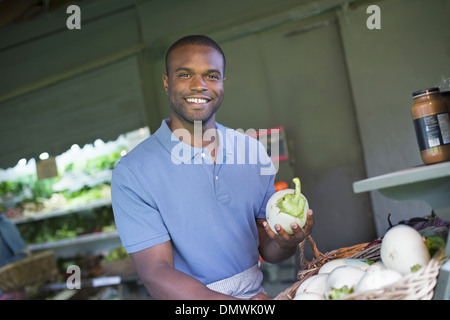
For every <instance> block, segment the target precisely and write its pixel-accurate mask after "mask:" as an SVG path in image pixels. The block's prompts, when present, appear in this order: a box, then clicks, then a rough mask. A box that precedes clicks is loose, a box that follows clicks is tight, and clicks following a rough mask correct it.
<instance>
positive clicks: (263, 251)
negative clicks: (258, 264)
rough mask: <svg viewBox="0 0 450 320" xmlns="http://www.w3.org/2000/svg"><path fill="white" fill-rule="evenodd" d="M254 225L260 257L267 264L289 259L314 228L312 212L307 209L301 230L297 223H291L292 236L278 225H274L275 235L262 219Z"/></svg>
mask: <svg viewBox="0 0 450 320" xmlns="http://www.w3.org/2000/svg"><path fill="white" fill-rule="evenodd" d="M256 225H257V227H258V234H259V253H260V255H261V257H262V258H263V259H264V260H265V261H267V262H269V263H278V262H281V261H283V260H285V259H287V258H289V257H291V256H292V255H293V254H294V253H295V252H296V250H297V247H298V244H299V243H300V242H302V241H303V240H305V238H306V237H307V236H309V235H310V234H311V232H312V229H313V227H314V215H313V211H312V210H311V209H309V210H308V212H307V217H306V223H305V225H304V227H303V228H300V226H299V225H298V224H297V223H293V224H292V225H291V228H292V230H293V231H294V233H293V234H289V233H287V232H286V231H285V230H284V229H283V228H282V227H281V226H280V225H279V224H276V225H275V229H276V230H277V232H278V234H276V233H275V232H273V231H272V229H271V228H270V226H269V224H268V223H267V221H266V220H263V219H257V222H256Z"/></svg>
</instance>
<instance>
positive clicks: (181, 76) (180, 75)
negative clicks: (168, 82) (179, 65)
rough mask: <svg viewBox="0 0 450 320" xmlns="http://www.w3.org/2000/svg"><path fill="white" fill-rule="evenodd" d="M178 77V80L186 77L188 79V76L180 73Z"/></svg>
mask: <svg viewBox="0 0 450 320" xmlns="http://www.w3.org/2000/svg"><path fill="white" fill-rule="evenodd" d="M178 77H179V78H187V77H189V75H188V74H187V73H180V74H179V75H178Z"/></svg>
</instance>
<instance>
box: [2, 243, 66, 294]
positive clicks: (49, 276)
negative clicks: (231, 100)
mask: <svg viewBox="0 0 450 320" xmlns="http://www.w3.org/2000/svg"><path fill="white" fill-rule="evenodd" d="M57 275H58V268H57V266H56V261H55V257H54V255H53V251H51V250H46V251H42V252H39V253H31V254H29V255H28V256H27V257H26V258H23V259H21V260H18V261H15V262H12V263H9V264H7V265H5V266H3V267H1V268H0V290H2V292H3V293H8V292H12V291H15V290H18V289H21V288H23V287H26V286H34V285H39V284H41V283H44V282H46V281H49V280H53V279H55V278H56V277H57Z"/></svg>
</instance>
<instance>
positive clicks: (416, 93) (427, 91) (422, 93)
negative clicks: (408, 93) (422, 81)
mask: <svg viewBox="0 0 450 320" xmlns="http://www.w3.org/2000/svg"><path fill="white" fill-rule="evenodd" d="M438 92H439V88H438V87H434V88H429V89H424V90H419V91H416V92H413V94H412V96H413V98H417V97H418V96H422V95H425V94H432V93H438Z"/></svg>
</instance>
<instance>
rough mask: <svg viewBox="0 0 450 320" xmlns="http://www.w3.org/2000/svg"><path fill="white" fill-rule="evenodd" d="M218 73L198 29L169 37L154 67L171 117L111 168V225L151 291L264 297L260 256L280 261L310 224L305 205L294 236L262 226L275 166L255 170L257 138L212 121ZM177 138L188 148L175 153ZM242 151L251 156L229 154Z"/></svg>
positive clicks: (218, 63)
mask: <svg viewBox="0 0 450 320" xmlns="http://www.w3.org/2000/svg"><path fill="white" fill-rule="evenodd" d="M224 81H225V56H224V54H223V52H222V50H221V48H220V47H219V46H218V45H217V43H216V42H214V41H213V40H212V39H210V38H208V37H206V36H197V35H195V36H187V37H184V38H182V39H180V40H178V41H177V42H175V43H174V44H173V45H172V46H171V47H170V48H169V50H168V52H167V54H166V73H165V74H164V75H163V85H164V88H165V90H166V92H167V95H168V97H169V105H170V118H168V119H164V120H163V121H162V123H161V127H160V128H159V129H158V130H157V131H156V132H155V133H154V134H153V135H152V136H150V137H149V138H147V139H146V140H145V141H143V142H142V143H141V144H139V145H138V146H137V147H136V148H134V149H133V150H132V151H131V152H129V153H128V154H127V155H126V156H124V157H122V158H121V160H120V161H119V162H118V163H117V165H116V167H115V169H114V172H113V178H112V181H111V193H112V204H113V210H114V216H115V220H116V225H117V229H118V232H119V235H120V238H121V240H122V244H123V246H124V247H125V249H126V250H127V252H128V253H129V254H130V257H131V259H132V261H133V263H134V265H135V267H136V270H137V272H138V275H139V276H140V278H141V280H142V282H143V283H144V285H145V287H146V288H147V290H148V292H149V294H150V295H151V296H152V297H153V298H155V299H202V300H204V299H267V298H269V297H268V296H267V295H266V294H265V292H264V289H263V288H262V286H261V282H262V273H261V271H260V270H259V267H258V259H259V256H260V255H261V257H262V258H263V259H264V260H266V261H267V262H271V263H277V262H280V261H282V260H284V259H287V258H288V257H290V256H292V255H293V254H294V253H295V251H296V248H297V245H298V243H299V242H301V241H302V240H303V239H304V238H305V237H306V236H307V235H308V234H310V233H311V231H312V227H313V224H314V219H313V215H312V211H311V210H310V211H309V215H308V220H307V223H306V225H305V227H304V228H303V229H301V228H300V227H299V226H298V225H296V224H293V225H292V226H291V227H292V228H293V230H294V234H293V235H289V234H287V233H286V232H285V231H284V230H283V229H282V228H280V227H279V226H278V227H279V228H278V230H279V231H278V234H275V233H273V232H272V231H271V229H270V227H269V226H268V225H267V223H266V221H265V209H266V204H267V201H268V199H269V198H270V196H271V195H272V194H273V193H274V192H275V188H274V179H275V170H272V171H271V173H270V174H262V173H261V170H260V169H261V167H263V166H264V165H267V163H269V165H271V162H270V160H269V157H268V155H267V153H266V152H265V150H263V148H264V147H263V146H262V145H261V144H260V143H259V142H258V141H257V140H255V139H253V138H250V137H248V136H245V135H243V134H242V133H239V132H237V131H234V130H231V129H229V128H226V127H224V126H222V125H220V124H219V123H217V122H216V119H215V116H216V112H217V110H218V109H219V107H220V106H221V103H222V100H223V96H224ZM199 126H200V128H199ZM198 132H200V134H198ZM206 132H208V134H206ZM206 136H207V137H208V138H207V139H205V137H206ZM180 145H183V149H184V150H188V151H189V152H188V153H187V154H188V156H186V155H180V154H178V153H177V152H174V150H177V147H178V146H180ZM242 152H244V154H245V155H246V156H248V157H246V158H245V159H249V158H251V157H255V155H257V157H259V160H260V161H257V162H256V163H255V162H249V161H247V162H246V163H239V164H238V163H237V162H236V161H228V160H229V159H233V157H236V155H237V154H242ZM192 159H194V161H192ZM174 160H176V161H174ZM272 167H273V166H272Z"/></svg>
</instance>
